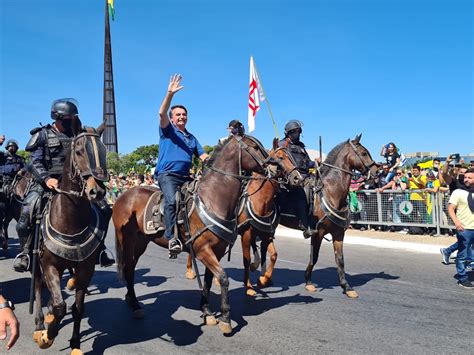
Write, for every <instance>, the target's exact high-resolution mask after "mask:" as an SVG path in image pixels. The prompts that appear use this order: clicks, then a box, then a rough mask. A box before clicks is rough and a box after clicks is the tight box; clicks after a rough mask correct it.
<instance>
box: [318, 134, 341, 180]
mask: <svg viewBox="0 0 474 355" xmlns="http://www.w3.org/2000/svg"><path fill="white" fill-rule="evenodd" d="M347 142H348V140H346V141H344V142H341V143H339V144H338V145H336V146H335V147H334V148H332V149H331V151H330V152H329V153H328V155H327V156H326V159H324V162H325V163H328V164H331V165H334V163H335V162H336V160H337V157H338V156H339V153H340V152H341V150H342V148H343V147H344V146H345V145H346V144H347ZM329 171H331V169H330V168H329V167H327V166H324V165H323V166H322V167H321V175H326V174H327V173H328V172H329Z"/></svg>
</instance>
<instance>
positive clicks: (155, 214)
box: [143, 180, 198, 235]
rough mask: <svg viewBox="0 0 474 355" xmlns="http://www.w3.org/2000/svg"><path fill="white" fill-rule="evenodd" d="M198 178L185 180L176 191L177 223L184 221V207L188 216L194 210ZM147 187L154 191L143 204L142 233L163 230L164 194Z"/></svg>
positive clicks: (180, 223) (156, 189) (153, 232)
mask: <svg viewBox="0 0 474 355" xmlns="http://www.w3.org/2000/svg"><path fill="white" fill-rule="evenodd" d="M197 185H198V180H192V181H187V182H185V183H184V184H183V186H181V190H180V191H178V192H176V194H177V196H176V203H177V205H178V208H177V213H176V221H177V223H178V225H182V224H183V223H184V217H185V216H184V210H185V209H184V207H185V206H186V210H187V211H188V216H187V217H188V218H189V217H190V216H191V214H192V212H193V210H194V198H193V196H194V193H195V192H196V189H197ZM149 189H152V190H154V191H155V192H154V193H153V194H152V195H151V196H150V197H149V198H148V201H147V203H146V206H145V213H144V214H143V225H144V226H145V228H144V229H145V230H144V233H145V234H147V235H149V234H155V233H157V232H160V231H163V230H165V217H164V206H165V199H164V196H163V194H162V192H161V190H159V189H158V188H152V187H150V188H149Z"/></svg>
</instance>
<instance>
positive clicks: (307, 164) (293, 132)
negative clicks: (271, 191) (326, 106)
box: [279, 120, 316, 238]
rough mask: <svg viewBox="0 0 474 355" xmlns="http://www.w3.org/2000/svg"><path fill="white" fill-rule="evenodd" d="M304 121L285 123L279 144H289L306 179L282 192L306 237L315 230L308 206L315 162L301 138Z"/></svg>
mask: <svg viewBox="0 0 474 355" xmlns="http://www.w3.org/2000/svg"><path fill="white" fill-rule="evenodd" d="M302 126H303V125H302V123H301V122H300V121H297V120H290V121H288V122H287V123H286V125H285V138H284V139H282V140H281V141H280V143H279V146H280V147H281V146H285V145H286V144H287V145H288V150H289V151H290V154H291V156H292V157H293V159H294V161H295V166H296V168H297V169H298V171H299V172H300V173H301V175H302V176H303V177H304V179H305V183H304V186H305V187H302V186H295V187H289V190H288V192H282V196H280V198H281V200H282V201H285V205H287V206H289V207H290V208H291V210H292V212H294V214H295V215H296V217H297V218H298V219H299V228H300V229H301V230H302V231H303V235H304V237H305V238H309V237H311V236H312V235H313V234H314V233H316V231H315V230H313V229H312V228H313V226H312V225H311V221H312V218H311V216H310V214H311V209H310V208H309V206H308V201H310V199H309V193H310V190H311V189H310V188H309V187H310V183H309V182H310V180H309V177H310V173H309V169H311V168H314V167H315V162H314V161H312V160H311V158H310V157H309V155H308V152H307V151H306V149H305V145H304V143H303V142H301V140H300V136H301V133H302V132H303V130H302Z"/></svg>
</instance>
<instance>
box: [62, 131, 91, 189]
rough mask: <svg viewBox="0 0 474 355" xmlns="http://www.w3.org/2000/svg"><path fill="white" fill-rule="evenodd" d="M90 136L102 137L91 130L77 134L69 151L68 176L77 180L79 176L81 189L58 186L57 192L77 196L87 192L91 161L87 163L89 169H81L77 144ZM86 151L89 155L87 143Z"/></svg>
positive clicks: (72, 179)
mask: <svg viewBox="0 0 474 355" xmlns="http://www.w3.org/2000/svg"><path fill="white" fill-rule="evenodd" d="M88 136H89V137H92V138H93V139H95V138H99V139H100V135H99V134H98V133H95V132H89V131H85V132H82V133H80V134H78V135H77V136H75V137H74V138H73V140H72V142H71V148H70V152H69V154H70V157H69V174H68V177H69V179H70V180H71V181H77V178H79V181H78V183H79V187H80V191H73V190H69V191H65V190H61V189H60V188H59V187H58V188H56V189H55V191H56V192H59V193H61V194H66V195H72V196H76V197H82V196H84V192H85V189H86V185H87V181H86V179H85V177H86V176H91V175H92V173H91V169H90V165H89V163H87V165H88V168H89V169H87V170H85V171H81V169H80V168H79V164H78V163H77V161H76V154H75V146H76V144H77V142H78V141H79V139H84V140H86V139H87V137H88ZM93 141H94V140H93ZM84 151H85V155H87V152H86V149H85V145H84ZM96 154H98V153H97V152H96ZM84 159H87V158H86V157H84Z"/></svg>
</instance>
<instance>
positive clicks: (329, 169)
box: [260, 135, 378, 298]
mask: <svg viewBox="0 0 474 355" xmlns="http://www.w3.org/2000/svg"><path fill="white" fill-rule="evenodd" d="M360 138H361V135H358V136H356V137H355V138H354V139H353V140H349V139H348V140H347V141H345V142H343V143H340V144H339V145H337V146H336V147H335V148H333V149H332V150H331V151H330V152H329V154H328V155H327V157H326V159H325V161H324V162H323V163H322V164H321V165H322V166H321V168H320V176H321V178H320V183H318V184H317V185H316V186H315V188H314V194H313V196H314V203H313V208H312V216H313V218H314V222H315V223H316V229H317V234H315V235H313V236H312V237H311V256H310V261H309V264H308V266H307V268H306V271H305V280H306V286H305V287H306V290H308V291H310V292H315V291H317V288H316V286H315V285H314V284H313V282H312V281H311V274H312V271H313V268H314V266H315V265H316V262H317V261H318V257H319V250H320V247H321V242H322V240H323V237H324V236H325V235H326V234H328V233H331V235H332V244H333V248H334V255H335V258H336V266H337V271H338V274H339V281H340V285H341V287H342V289H343V292H344V293H345V294H346V295H347V296H348V297H351V298H356V297H358V294H357V292H356V291H354V289H353V288H352V287H351V286H350V285H349V283H348V282H347V280H346V276H345V270H344V254H343V241H344V234H345V231H346V229H347V226H348V223H349V219H348V218H349V211H348V206H347V195H348V193H349V187H350V181H351V176H352V174H353V170H358V171H360V172H362V173H363V174H365V175H367V178H369V179H370V178H371V176H372V177H375V174H376V172H377V168H378V166H377V164H376V163H375V162H374V161H373V159H372V157H371V156H370V153H369V151H368V150H367V149H366V148H365V147H364V146H363V145H362V144H360ZM284 207H285V206H284V205H281V208H282V210H284ZM280 223H281V224H282V225H285V226H287V227H290V228H294V229H298V220H297V219H296V218H294V216H291V215H289V214H286V213H285V211H282V215H281V220H280ZM264 253H265V249H262V260H264V259H265V256H264ZM273 259H276V258H274V257H273V258H271V262H273V261H274V260H273ZM269 269H270V270H272V268H269ZM269 269H267V272H266V273H265V275H264V278H261V282H260V283H261V284H263V286H265V281H266V280H271V277H272V274H271V271H270V272H269V271H268V270H269Z"/></svg>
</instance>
